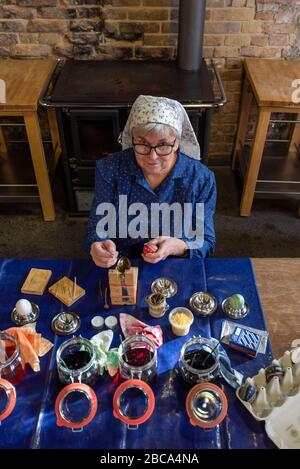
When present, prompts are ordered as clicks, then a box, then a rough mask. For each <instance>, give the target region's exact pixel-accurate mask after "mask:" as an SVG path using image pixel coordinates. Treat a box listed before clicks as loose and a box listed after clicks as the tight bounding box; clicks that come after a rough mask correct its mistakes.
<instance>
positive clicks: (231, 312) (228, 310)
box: [222, 297, 250, 319]
mask: <svg viewBox="0 0 300 469" xmlns="http://www.w3.org/2000/svg"><path fill="white" fill-rule="evenodd" d="M222 310H223V312H224V314H225V315H226V316H228V317H229V318H230V319H243V318H245V317H246V316H247V315H248V314H249V313H250V308H249V306H248V304H247V303H245V304H244V307H243V308H241V309H234V308H232V307H231V306H230V297H229V298H226V299H225V300H224V301H223V302H222Z"/></svg>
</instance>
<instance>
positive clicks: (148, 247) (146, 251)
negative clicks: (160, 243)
mask: <svg viewBox="0 0 300 469" xmlns="http://www.w3.org/2000/svg"><path fill="white" fill-rule="evenodd" d="M157 250H158V247H157V246H155V244H144V247H143V253H144V254H149V253H151V254H153V253H154V252H156V251H157Z"/></svg>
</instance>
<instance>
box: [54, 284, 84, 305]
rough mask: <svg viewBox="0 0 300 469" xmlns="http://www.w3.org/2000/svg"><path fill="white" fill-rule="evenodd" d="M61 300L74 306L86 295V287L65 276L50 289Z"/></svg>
mask: <svg viewBox="0 0 300 469" xmlns="http://www.w3.org/2000/svg"><path fill="white" fill-rule="evenodd" d="M48 290H49V292H50V293H52V295H54V296H55V297H56V298H57V299H58V300H59V301H61V302H62V303H63V304H64V305H66V306H72V305H73V304H74V303H75V302H76V301H77V300H79V298H81V297H82V296H84V295H85V290H84V288H81V287H80V286H79V285H77V283H76V282H73V281H72V280H71V279H69V278H68V277H63V278H61V279H60V280H58V282H56V283H54V284H53V285H51V287H50V288H49V289H48Z"/></svg>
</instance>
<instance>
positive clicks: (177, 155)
mask: <svg viewBox="0 0 300 469" xmlns="http://www.w3.org/2000/svg"><path fill="white" fill-rule="evenodd" d="M199 160H200V148H199V144H198V142H197V139H196V136H195V134H194V131H193V128H192V126H191V123H190V121H189V118H188V115H187V113H186V111H185V109H184V108H183V106H182V105H181V104H180V103H179V102H177V101H175V100H171V99H168V98H159V97H153V96H139V97H138V98H137V99H136V101H135V102H134V104H133V106H132V109H131V112H130V115H129V117H128V121H127V123H126V126H125V128H124V131H123V133H122V151H120V152H117V153H114V154H112V155H109V156H107V157H106V158H103V159H101V160H99V161H97V165H96V182H95V198H94V202H93V206H92V209H91V212H90V217H89V222H88V230H87V246H88V249H89V251H90V254H91V256H92V259H93V260H94V262H95V264H96V265H98V266H100V267H111V266H112V265H114V264H115V262H116V260H117V257H118V255H120V254H121V255H126V256H129V257H139V256H140V255H142V257H143V259H144V260H145V261H147V262H151V263H157V262H159V261H161V260H163V259H166V258H167V257H168V256H178V257H205V256H207V255H209V254H211V253H212V252H213V249H214V246H215V232H214V225H213V215H214V211H215V204H216V184H215V178H214V175H213V173H212V172H211V171H210V170H209V169H208V168H207V167H206V166H205V165H203V164H202V163H200V161H199ZM195 226H196V229H195ZM144 245H146V246H147V247H146V249H145V246H144Z"/></svg>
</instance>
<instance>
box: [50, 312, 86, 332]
mask: <svg viewBox="0 0 300 469" xmlns="http://www.w3.org/2000/svg"><path fill="white" fill-rule="evenodd" d="M80 323H81V321H80V317H79V316H78V314H76V313H71V312H69V311H68V312H66V311H62V312H61V313H58V314H57V315H56V316H54V318H53V319H52V321H51V329H52V331H53V332H55V334H57V335H70V334H73V333H74V332H76V331H77V330H78V329H79V327H80Z"/></svg>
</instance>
